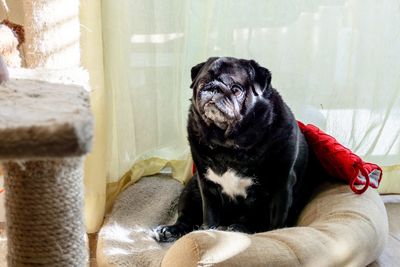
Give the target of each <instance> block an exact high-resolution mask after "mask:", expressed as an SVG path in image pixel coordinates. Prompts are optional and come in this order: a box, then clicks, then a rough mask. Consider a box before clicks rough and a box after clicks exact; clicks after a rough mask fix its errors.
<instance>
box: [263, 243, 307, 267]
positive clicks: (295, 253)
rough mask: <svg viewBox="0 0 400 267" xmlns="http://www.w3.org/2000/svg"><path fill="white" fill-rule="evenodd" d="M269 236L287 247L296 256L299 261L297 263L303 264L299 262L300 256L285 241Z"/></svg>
mask: <svg viewBox="0 0 400 267" xmlns="http://www.w3.org/2000/svg"><path fill="white" fill-rule="evenodd" d="M270 238H271V239H273V240H275V241H278V242H279V243H281V244H283V245H284V246H285V247H286V248H288V249H289V251H290V252H291V253H292V254H293V255H294V256H295V257H296V259H297V262H298V263H299V265H300V266H303V264H302V263H301V261H300V258H299V256H298V255H297V253H296V252H294V250H293V249H292V248H291V247H290V246H289V245H288V244H287V243H286V242H285V241H282V240H280V239H277V238H276V236H271V237H270Z"/></svg>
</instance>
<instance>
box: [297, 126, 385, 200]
mask: <svg viewBox="0 0 400 267" xmlns="http://www.w3.org/2000/svg"><path fill="white" fill-rule="evenodd" d="M298 124H299V127H300V130H301V131H302V133H303V134H304V136H305V138H306V140H307V143H308V144H309V145H310V147H311V148H312V149H313V150H314V152H315V154H316V155H317V158H318V159H319V161H320V163H321V165H322V166H323V167H324V168H325V170H326V171H327V172H328V173H329V174H330V175H331V176H333V177H336V178H338V179H341V180H345V181H347V182H348V183H349V185H350V188H351V189H352V190H353V192H355V193H357V194H361V193H364V192H365V191H366V190H367V189H368V186H371V187H373V188H378V186H379V183H380V181H381V179H382V169H381V168H380V167H379V166H378V165H376V164H373V163H368V162H364V161H363V160H362V159H361V158H360V157H359V156H357V155H355V154H354V153H353V152H351V151H350V149H348V148H346V147H344V146H342V145H341V144H339V143H338V141H337V140H336V139H335V138H333V137H332V136H330V135H328V134H326V133H324V132H323V131H322V130H320V129H319V128H318V127H316V126H314V125H312V124H308V125H305V124H303V123H301V122H299V121H298ZM363 178H364V179H363ZM356 185H361V186H362V187H361V188H359V187H356Z"/></svg>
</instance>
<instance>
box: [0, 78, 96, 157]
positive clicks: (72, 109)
mask: <svg viewBox="0 0 400 267" xmlns="http://www.w3.org/2000/svg"><path fill="white" fill-rule="evenodd" d="M92 128H93V118H92V114H91V112H90V106H89V95H88V92H87V91H85V90H84V89H83V88H82V87H79V86H74V85H64V84H52V83H48V82H44V81H35V80H23V79H11V80H9V81H8V82H6V83H3V84H1V85H0V159H2V160H4V159H30V158H47V157H70V156H80V155H83V154H86V153H87V152H89V150H90V148H91V141H92Z"/></svg>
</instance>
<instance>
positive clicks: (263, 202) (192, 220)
mask: <svg viewBox="0 0 400 267" xmlns="http://www.w3.org/2000/svg"><path fill="white" fill-rule="evenodd" d="M191 77H192V85H191V88H193V98H192V105H191V107H190V110H189V119H188V126H187V130H188V139H189V143H190V147H191V152H192V157H193V160H194V162H195V165H196V167H197V173H196V175H195V176H194V177H193V178H192V179H191V180H190V181H189V182H188V184H187V185H186V187H185V189H184V190H183V192H182V195H181V197H180V201H179V206H178V213H179V214H178V219H177V222H176V223H175V224H174V225H170V226H159V227H157V228H156V229H155V233H156V239H157V240H159V241H164V242H168V241H173V240H175V239H177V238H179V237H180V236H182V235H184V234H186V233H188V232H190V231H192V230H195V229H199V228H200V229H210V228H211V229H222V230H230V231H240V232H247V233H255V232H262V231H267V230H271V229H276V228H281V227H285V226H291V225H293V224H294V223H295V222H296V219H297V217H298V215H299V212H300V211H301V209H302V208H303V207H304V205H305V204H306V202H307V200H308V199H309V197H310V195H311V193H312V191H313V189H314V188H315V187H316V186H317V185H318V183H319V178H320V177H322V170H321V169H320V166H319V165H318V164H316V162H317V161H316V159H315V156H314V155H313V153H312V152H311V151H310V150H309V149H308V145H307V143H306V141H305V139H304V136H303V135H302V133H301V132H300V130H299V128H298V126H297V122H296V120H295V118H294V116H293V114H292V112H291V111H290V109H289V107H288V106H287V105H286V104H285V103H284V102H283V100H282V98H281V96H280V95H279V93H278V92H277V91H276V90H275V89H274V88H272V86H271V73H270V72H269V70H267V69H266V68H263V67H261V66H259V65H258V64H257V63H256V62H255V61H253V60H243V59H235V58H210V59H209V60H208V61H206V62H204V63H200V64H198V65H196V66H195V67H193V68H192V72H191ZM235 84H238V86H239V87H241V88H242V89H243V91H242V93H243V94H244V95H239V93H237V94H238V96H237V97H236V96H232V94H233V93H232V92H233V89H232V88H234V87H235ZM215 87H217V88H215ZM210 88H211V89H210ZM230 90H232V92H231V91H230ZM210 99H211V100H210ZM218 101H221V103H224V104H225V106H222V107H221V105H220V106H218V107H219V108H218V110H222V111H221V112H220V114H228V115H229V114H230V115H229V116H228V115H226V120H225V117H224V116H225V115H223V116H222V117H223V118H224V119H220V120H221V122H220V123H216V122H215V121H213V119H209V117H207V116H206V115H204V114H205V113H206V112H205V109H206V108H205V106H204V105H205V104H206V103H211V104H210V105H214V104H215V105H216V104H217V102H218ZM228 102H229V103H228ZM226 103H228V104H226ZM226 106H228V107H227V108H226ZM231 106H233V107H234V108H233V109H235V110H236V111H237V113H238V114H236V113H235V115H232V114H233V113H234V112H233V111H232V109H230V108H231ZM221 108H222V109H221ZM225 108H226V110H225ZM217 113H219V112H217ZM217 120H218V119H217ZM208 169H212V170H213V171H214V172H215V173H217V174H220V175H221V174H223V173H225V172H226V171H227V170H233V171H235V172H236V173H237V174H238V175H239V176H240V177H249V178H252V179H253V181H254V184H253V185H252V186H251V187H249V188H248V189H247V197H243V196H237V197H236V198H234V199H232V198H231V197H229V196H227V195H226V194H224V193H223V192H222V188H221V186H220V185H218V184H216V183H214V182H212V181H210V180H209V179H207V178H206V173H207V170H208Z"/></svg>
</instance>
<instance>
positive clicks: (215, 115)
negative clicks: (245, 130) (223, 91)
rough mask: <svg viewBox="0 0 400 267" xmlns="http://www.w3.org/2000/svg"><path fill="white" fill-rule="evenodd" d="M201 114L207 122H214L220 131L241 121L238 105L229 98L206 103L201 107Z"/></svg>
mask: <svg viewBox="0 0 400 267" xmlns="http://www.w3.org/2000/svg"><path fill="white" fill-rule="evenodd" d="M203 112H204V116H205V117H206V120H208V122H214V123H215V124H216V125H217V126H218V127H219V128H221V129H226V128H227V127H228V126H229V125H232V124H234V123H235V122H237V121H239V120H240V119H241V115H240V107H239V104H238V102H237V101H236V99H233V98H232V97H230V96H221V97H219V98H217V99H212V100H210V101H208V102H207V103H206V104H205V105H204V107H203Z"/></svg>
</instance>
